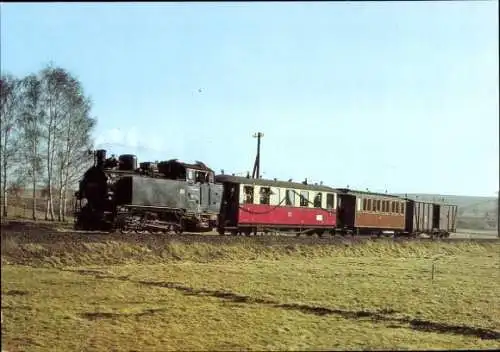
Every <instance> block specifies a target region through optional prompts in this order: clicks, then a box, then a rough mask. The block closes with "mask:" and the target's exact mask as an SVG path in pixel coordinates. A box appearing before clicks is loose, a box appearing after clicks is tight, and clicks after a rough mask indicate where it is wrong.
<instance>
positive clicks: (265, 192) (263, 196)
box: [260, 187, 271, 204]
mask: <svg viewBox="0 0 500 352" xmlns="http://www.w3.org/2000/svg"><path fill="white" fill-rule="evenodd" d="M270 198H271V189H270V188H269V187H261V188H260V204H269V200H270Z"/></svg>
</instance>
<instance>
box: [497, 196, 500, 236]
mask: <svg viewBox="0 0 500 352" xmlns="http://www.w3.org/2000/svg"><path fill="white" fill-rule="evenodd" d="M497 236H498V238H500V190H499V191H498V192H497Z"/></svg>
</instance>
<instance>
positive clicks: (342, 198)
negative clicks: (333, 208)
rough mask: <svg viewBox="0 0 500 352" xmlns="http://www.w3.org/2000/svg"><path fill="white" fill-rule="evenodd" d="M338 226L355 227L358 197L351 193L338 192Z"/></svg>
mask: <svg viewBox="0 0 500 352" xmlns="http://www.w3.org/2000/svg"><path fill="white" fill-rule="evenodd" d="M337 199H338V204H337V224H338V225H337V226H338V227H340V228H344V227H346V228H353V227H354V220H355V219H356V197H355V196H353V195H351V194H345V193H340V194H338V197H337Z"/></svg>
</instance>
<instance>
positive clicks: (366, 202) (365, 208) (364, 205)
mask: <svg viewBox="0 0 500 352" xmlns="http://www.w3.org/2000/svg"><path fill="white" fill-rule="evenodd" d="M367 209H368V199H366V198H363V210H367Z"/></svg>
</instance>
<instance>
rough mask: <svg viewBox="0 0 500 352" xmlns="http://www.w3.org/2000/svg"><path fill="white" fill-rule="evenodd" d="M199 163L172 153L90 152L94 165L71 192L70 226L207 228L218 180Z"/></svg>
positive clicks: (212, 220) (215, 208)
mask: <svg viewBox="0 0 500 352" xmlns="http://www.w3.org/2000/svg"><path fill="white" fill-rule="evenodd" d="M214 177H215V175H214V172H213V170H211V169H210V168H208V167H207V166H206V165H205V164H204V163H202V162H199V161H197V162H196V163H195V164H187V163H183V162H180V161H178V160H177V159H172V160H168V161H163V162H160V163H152V162H143V163H140V164H139V167H137V158H136V156H135V155H131V154H125V155H120V156H119V157H118V158H116V157H115V156H111V157H110V158H107V157H106V150H103V149H101V150H97V151H95V152H94V165H93V166H92V167H90V168H89V169H88V170H87V171H86V172H85V173H84V175H83V178H82V180H81V181H80V184H79V189H78V191H77V192H76V194H75V196H76V202H75V204H76V205H75V220H76V221H75V228H76V229H80V230H99V231H114V230H120V231H121V232H123V233H126V232H129V231H136V232H141V231H158V232H170V231H174V232H176V233H182V232H183V231H186V230H188V231H198V232H203V231H210V230H212V229H213V228H215V226H216V224H217V215H218V213H219V209H220V203H221V196H222V185H218V184H215V183H214Z"/></svg>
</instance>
